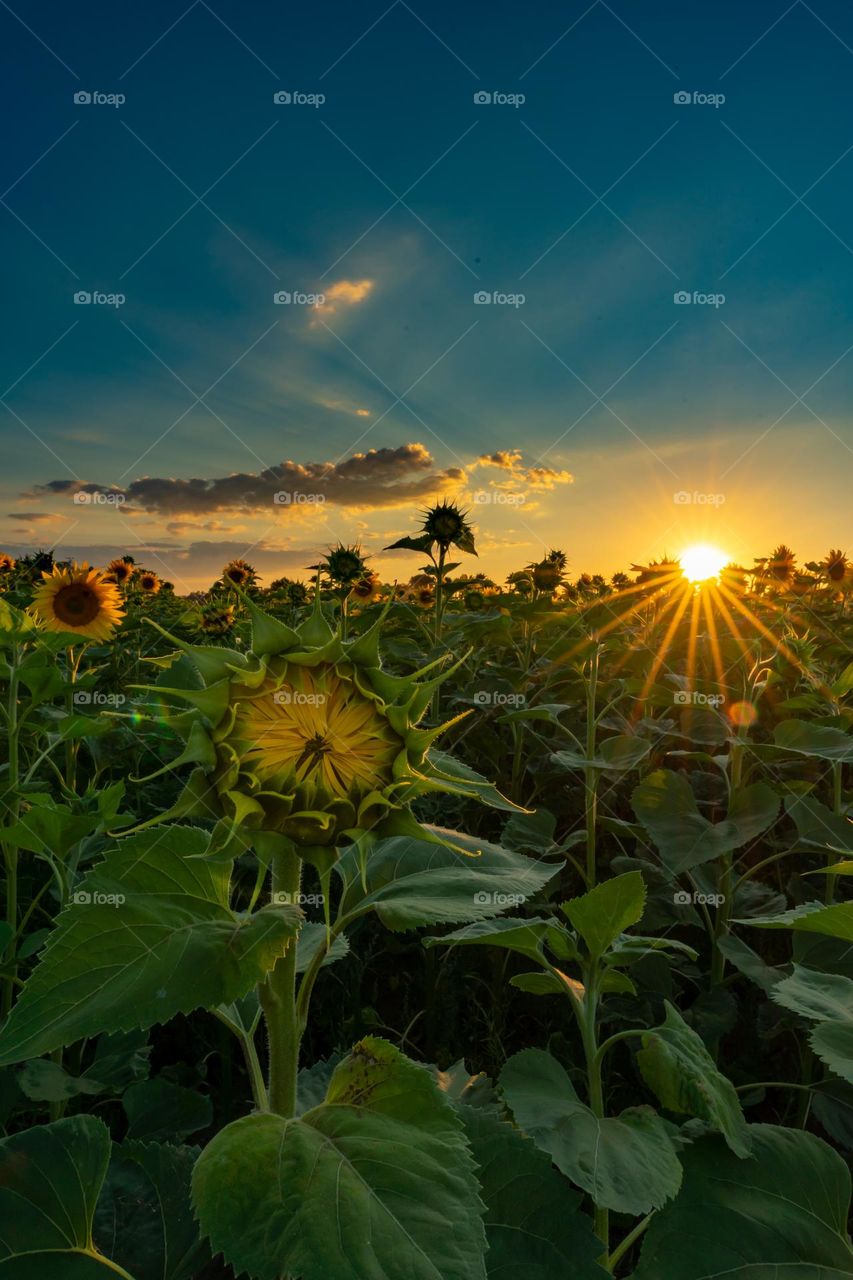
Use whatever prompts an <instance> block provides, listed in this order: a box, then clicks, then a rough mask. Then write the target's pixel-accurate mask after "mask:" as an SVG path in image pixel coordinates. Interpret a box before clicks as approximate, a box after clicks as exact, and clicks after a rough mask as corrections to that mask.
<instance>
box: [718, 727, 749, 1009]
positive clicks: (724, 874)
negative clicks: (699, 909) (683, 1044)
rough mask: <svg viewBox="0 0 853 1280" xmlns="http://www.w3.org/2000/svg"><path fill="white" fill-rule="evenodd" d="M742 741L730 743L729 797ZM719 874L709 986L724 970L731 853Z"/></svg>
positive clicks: (736, 781)
mask: <svg viewBox="0 0 853 1280" xmlns="http://www.w3.org/2000/svg"><path fill="white" fill-rule="evenodd" d="M744 749H745V746H744V743H743V742H742V741H741V739H740V738H738V740H737V741H736V742H733V743H732V749H731V774H730V787H729V797H730V799H731V797H732V796H735V795H736V794H737V792H738V791H739V790H740V785H741V780H742V776H743V755H744ZM720 864H721V865H720V875H719V879H718V881H717V890H718V893H719V894H720V897H721V902H720V903H719V905H718V907H717V917H716V924H715V928H714V952H713V956H712V958H711V987H712V988H713V987H718V986H719V985H720V983H721V982H722V981H723V978H724V976H725V971H726V957H725V956H724V955H723V952H722V950H721V949H720V942H721V941H722V940H723V938H725V937H726V936H727V935H728V932H729V920H730V919H731V915H732V907H733V905H734V903H733V902H732V899H733V897H734V875H733V870H734V862H733V859H732V855H731V853H724V854H723V855H722V857H721V859H720Z"/></svg>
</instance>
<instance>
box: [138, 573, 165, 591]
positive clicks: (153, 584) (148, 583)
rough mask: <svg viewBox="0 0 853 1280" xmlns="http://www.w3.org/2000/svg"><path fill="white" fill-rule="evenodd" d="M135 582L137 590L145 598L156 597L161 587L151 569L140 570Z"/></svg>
mask: <svg viewBox="0 0 853 1280" xmlns="http://www.w3.org/2000/svg"><path fill="white" fill-rule="evenodd" d="M136 581H137V584H138V586H139V590H140V591H141V592H142V593H143V594H144V595H147V596H156V594H157V592H158V591H159V590H160V588H161V587H162V585H163V584H162V582H161V581H160V579H159V578H158V577H157V574H156V573H155V572H154V570H153V569H140V570H139V575H138V577H137V579H136Z"/></svg>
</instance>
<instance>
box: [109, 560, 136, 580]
mask: <svg viewBox="0 0 853 1280" xmlns="http://www.w3.org/2000/svg"><path fill="white" fill-rule="evenodd" d="M135 572H136V565H135V564H134V563H133V561H132V560H128V559H126V558H125V557H124V556H117V557H116V559H115V560H111V561H110V562H109V564H108V565H107V568H106V574H107V578H108V580H109V581H110V582H114V583H115V584H116V586H118V587H124V586H126V585H127V584H128V582H130V580H131V578H132V577H133V575H134V573H135Z"/></svg>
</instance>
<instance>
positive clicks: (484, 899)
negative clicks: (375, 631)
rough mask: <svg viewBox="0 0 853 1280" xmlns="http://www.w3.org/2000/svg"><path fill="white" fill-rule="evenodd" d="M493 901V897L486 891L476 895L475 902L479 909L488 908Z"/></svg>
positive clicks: (483, 890) (482, 890) (478, 892)
mask: <svg viewBox="0 0 853 1280" xmlns="http://www.w3.org/2000/svg"><path fill="white" fill-rule="evenodd" d="M491 901H492V895H491V894H490V893H487V892H486V890H485V889H479V890H478V891H477V893H475V894H474V902H475V903H476V904H477V906H478V907H487V906H489V904H490V903H491Z"/></svg>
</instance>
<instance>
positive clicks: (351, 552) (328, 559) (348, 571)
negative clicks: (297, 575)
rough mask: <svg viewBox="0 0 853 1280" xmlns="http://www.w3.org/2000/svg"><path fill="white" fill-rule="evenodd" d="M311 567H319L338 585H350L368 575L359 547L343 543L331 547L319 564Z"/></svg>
mask: <svg viewBox="0 0 853 1280" xmlns="http://www.w3.org/2000/svg"><path fill="white" fill-rule="evenodd" d="M311 568H312V569H320V570H321V572H323V573H325V574H326V576H327V577H328V578H331V580H332V582H334V583H335V584H336V585H337V586H339V587H351V586H352V585H353V583H356V582H359V581H360V580H361V579H362V578H365V577H367V576H369V575H368V572H367V561H366V560H365V558H364V556H363V555H362V552H361V547H359V546H355V547H345V546H344V545H343V543H338V545H337V546H336V547H331V548H330V549H329V551H328V553H327V554H326V555H325V556H324V557H323V559H322V560H321V561H320V563H319V565H316V564H315V565H312V566H311Z"/></svg>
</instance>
